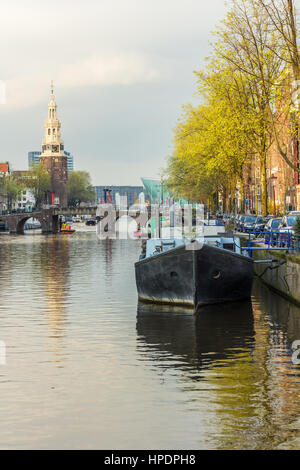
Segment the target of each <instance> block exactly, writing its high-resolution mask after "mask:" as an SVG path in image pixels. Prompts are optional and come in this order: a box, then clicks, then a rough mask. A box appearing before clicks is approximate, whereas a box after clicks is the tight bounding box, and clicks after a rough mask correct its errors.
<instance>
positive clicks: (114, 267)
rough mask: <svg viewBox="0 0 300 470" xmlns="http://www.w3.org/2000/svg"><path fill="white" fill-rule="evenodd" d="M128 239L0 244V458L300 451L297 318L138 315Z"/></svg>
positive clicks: (284, 307)
mask: <svg viewBox="0 0 300 470" xmlns="http://www.w3.org/2000/svg"><path fill="white" fill-rule="evenodd" d="M139 254H140V241H137V240H101V241H100V240H99V239H98V238H97V237H96V236H95V234H94V233H77V232H76V233H75V234H74V236H72V237H66V238H64V237H61V236H59V235H57V236H52V235H49V236H44V235H43V236H42V235H34V236H29V235H28V236H23V237H22V236H13V235H11V236H3V237H1V236H0V262H1V265H0V340H1V341H4V342H5V343H6V346H7V351H6V352H7V354H6V357H7V365H6V366H1V365H0V396H1V401H0V415H1V421H0V435H1V443H0V447H5V448H7V447H18V448H72V449H76V448H102V449H132V448H136V449H159V448H160V449H182V448H188V449H198V448H213V449H231V448H237V449H243V448H249V449H255V448H262V449H277V448H279V449H280V448H295V449H296V448H299V447H300V422H299V415H300V396H299V385H300V384H299V378H300V377H299V372H300V366H295V365H293V364H292V362H291V354H292V350H291V344H292V342H293V341H294V340H295V339H300V313H299V312H300V310H299V309H298V308H297V307H295V306H293V305H291V304H289V303H288V302H286V301H285V300H283V299H281V298H279V297H277V296H275V295H274V294H271V293H270V292H269V291H268V290H267V289H265V288H264V287H263V286H262V285H261V284H257V285H256V286H255V289H254V291H253V299H252V305H251V303H249V302H246V303H239V304H231V305H230V304H228V305H223V306H214V307H205V308H203V309H201V311H200V312H199V314H198V315H197V316H194V315H193V314H192V313H191V312H184V311H181V310H180V309H174V310H173V311H170V310H168V309H167V308H157V307H156V308H155V307H151V306H147V305H139V306H138V312H137V314H136V302H137V294H136V286H135V279H134V262H135V261H136V260H137V259H138V256H139Z"/></svg>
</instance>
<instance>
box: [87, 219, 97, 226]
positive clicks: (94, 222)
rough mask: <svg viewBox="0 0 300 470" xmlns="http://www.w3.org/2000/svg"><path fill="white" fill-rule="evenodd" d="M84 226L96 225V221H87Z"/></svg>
mask: <svg viewBox="0 0 300 470" xmlns="http://www.w3.org/2000/svg"><path fill="white" fill-rule="evenodd" d="M85 225H96V220H94V219H90V220H87V221H86V223H85Z"/></svg>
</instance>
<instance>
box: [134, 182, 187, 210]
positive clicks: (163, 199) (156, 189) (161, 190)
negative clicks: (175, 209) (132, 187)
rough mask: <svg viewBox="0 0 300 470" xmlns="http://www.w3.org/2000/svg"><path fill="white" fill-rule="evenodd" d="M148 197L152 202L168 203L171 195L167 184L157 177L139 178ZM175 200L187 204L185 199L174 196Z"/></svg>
mask: <svg viewBox="0 0 300 470" xmlns="http://www.w3.org/2000/svg"><path fill="white" fill-rule="evenodd" d="M141 180H142V183H143V185H144V187H145V190H146V192H147V194H148V195H149V196H148V197H149V199H150V201H151V203H152V204H168V203H169V202H170V199H171V198H172V197H173V196H172V193H171V191H170V190H169V188H168V185H167V184H166V183H165V182H162V181H161V180H159V179H155V178H141ZM175 201H176V202H177V203H178V204H180V205H184V204H188V202H189V201H187V200H186V199H178V198H175Z"/></svg>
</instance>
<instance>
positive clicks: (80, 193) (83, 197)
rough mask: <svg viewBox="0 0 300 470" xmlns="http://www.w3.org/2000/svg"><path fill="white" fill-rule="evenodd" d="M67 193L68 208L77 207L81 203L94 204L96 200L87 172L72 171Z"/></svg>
mask: <svg viewBox="0 0 300 470" xmlns="http://www.w3.org/2000/svg"><path fill="white" fill-rule="evenodd" d="M67 191H68V204H69V205H70V206H76V205H79V204H80V203H81V202H94V201H95V199H96V192H95V190H94V188H93V186H92V184H91V177H90V174H89V173H88V172H87V171H72V173H70V174H69V179H68V184H67Z"/></svg>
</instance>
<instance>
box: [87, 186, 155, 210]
mask: <svg viewBox="0 0 300 470" xmlns="http://www.w3.org/2000/svg"><path fill="white" fill-rule="evenodd" d="M94 189H95V191H96V193H97V200H98V202H100V203H103V202H105V191H104V190H105V189H109V190H110V191H111V193H110V195H111V203H112V204H115V203H116V195H119V196H121V197H122V196H127V204H128V206H133V204H136V203H138V201H139V195H140V194H141V193H144V194H145V189H144V188H143V186H94ZM147 197H148V196H147V195H146V194H145V198H146V199H147ZM117 199H118V196H117ZM106 202H108V196H107V199H106Z"/></svg>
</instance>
